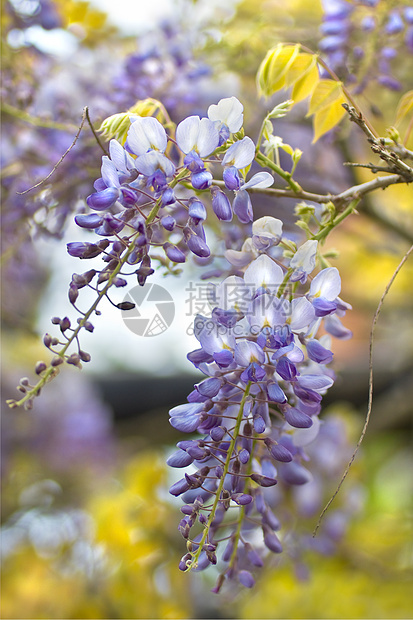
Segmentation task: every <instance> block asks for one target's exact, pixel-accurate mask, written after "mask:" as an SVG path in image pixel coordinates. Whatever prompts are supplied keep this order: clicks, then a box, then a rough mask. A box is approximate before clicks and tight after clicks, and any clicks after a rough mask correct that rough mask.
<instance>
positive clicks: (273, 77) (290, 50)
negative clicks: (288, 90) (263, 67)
mask: <svg viewBox="0 0 413 620" xmlns="http://www.w3.org/2000/svg"><path fill="white" fill-rule="evenodd" d="M299 49H300V46H299V45H294V46H291V45H290V46H288V47H284V48H282V49H281V50H280V52H279V53H278V54H277V55H276V56H274V57H273V58H272V60H271V63H270V66H269V70H268V87H269V88H270V90H271V94H272V93H275V92H277V90H280V89H281V88H283V86H284V85H285V82H286V75H287V73H288V70H289V68H290V67H291V65H292V64H293V62H294V60H295V59H296V57H297V55H298V52H299Z"/></svg>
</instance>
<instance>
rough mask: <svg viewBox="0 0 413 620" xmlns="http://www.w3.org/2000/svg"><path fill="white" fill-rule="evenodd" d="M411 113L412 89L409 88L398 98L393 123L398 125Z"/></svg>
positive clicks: (412, 111)
mask: <svg viewBox="0 0 413 620" xmlns="http://www.w3.org/2000/svg"><path fill="white" fill-rule="evenodd" d="M411 113H413V90H409V91H408V92H407V93H405V94H404V95H403V97H402V98H401V99H400V101H399V105H398V106H397V111H396V122H395V125H396V126H397V125H400V123H401V122H402V121H403V120H404V119H405V118H406V116H407V115H408V114H411Z"/></svg>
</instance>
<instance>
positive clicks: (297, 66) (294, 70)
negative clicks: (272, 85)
mask: <svg viewBox="0 0 413 620" xmlns="http://www.w3.org/2000/svg"><path fill="white" fill-rule="evenodd" d="M316 62H317V57H316V56H315V54H307V52H305V53H300V54H298V56H296V58H294V61H293V63H292V64H291V65H290V67H289V69H288V72H287V75H286V76H285V85H286V87H288V86H292V85H293V84H294V83H295V82H297V80H299V79H301V78H302V77H304V76H305V74H306V73H307V72H308V71H310V69H311V68H312V67H313V66H314V65H315V64H316Z"/></svg>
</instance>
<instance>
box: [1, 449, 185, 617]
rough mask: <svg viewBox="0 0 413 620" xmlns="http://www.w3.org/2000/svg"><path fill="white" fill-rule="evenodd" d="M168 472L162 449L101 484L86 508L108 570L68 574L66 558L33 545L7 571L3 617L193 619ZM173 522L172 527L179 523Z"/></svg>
mask: <svg viewBox="0 0 413 620" xmlns="http://www.w3.org/2000/svg"><path fill="white" fill-rule="evenodd" d="M165 473H166V468H165V466H164V464H163V462H162V461H161V459H160V458H159V456H157V455H156V453H154V452H148V453H144V454H142V455H140V456H138V457H136V458H134V459H132V460H131V461H129V462H128V464H127V466H126V467H125V468H124V469H123V471H121V472H120V475H119V476H118V477H117V479H116V480H106V481H105V483H104V484H102V485H101V486H99V484H97V485H96V490H95V493H93V494H92V496H91V498H90V502H89V503H88V504H87V505H86V506H85V509H86V510H87V512H88V513H89V514H90V515H91V517H92V519H93V523H94V528H95V533H94V539H93V546H94V548H95V549H96V550H97V551H98V553H101V554H102V567H101V569H100V570H98V571H93V574H85V573H84V572H82V571H80V570H79V571H77V572H73V571H71V572H66V574H65V572H64V571H63V572H61V571H60V570H59V566H60V567H63V568H64V566H65V556H64V550H62V554H61V556H60V557H57V558H56V557H50V558H48V557H41V556H40V555H38V554H36V552H35V550H34V548H33V547H32V546H31V545H29V544H27V543H26V544H25V545H24V546H22V547H21V548H20V549H19V550H18V552H16V553H14V554H12V555H10V556H9V557H8V558H7V560H6V561H5V563H4V566H3V580H2V581H3V592H2V617H3V618H11V619H12V618H13V619H14V618H16V619H18V618H19V619H20V618H48V619H51V618H66V619H68V618H94V619H98V618H189V617H190V616H191V611H190V609H189V607H188V605H189V600H188V599H189V597H188V596H187V595H186V591H187V588H188V576H187V575H183V574H182V573H181V572H180V571H179V570H178V568H177V560H178V555H179V552H178V551H177V550H176V551H175V549H173V537H172V536H171V531H173V532H176V511H175V510H174V509H173V508H172V507H171V506H170V505H169V504H167V503H165V502H164V501H162V500H161V499H160V498H159V496H158V489H159V487H160V485H161V484H162V483H163V484H164V483H165V480H164V478H165ZM171 524H172V525H171Z"/></svg>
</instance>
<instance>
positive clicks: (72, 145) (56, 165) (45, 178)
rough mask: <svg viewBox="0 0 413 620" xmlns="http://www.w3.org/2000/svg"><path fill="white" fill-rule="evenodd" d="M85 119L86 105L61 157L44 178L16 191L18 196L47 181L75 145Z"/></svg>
mask: <svg viewBox="0 0 413 620" xmlns="http://www.w3.org/2000/svg"><path fill="white" fill-rule="evenodd" d="M86 119H87V106H86V107H85V108H84V109H83V114H82V121H81V123H80V125H79V128H78V130H77V132H76V135H75V138H74V140H73V142H72V144H71V145H70V146H69V148H68V149H66V151H65V152H64V153H63V155H62V156H61V158H60V159H59V161H58V162H57V164H55V166H53V169H52V171H51V172H49V174H48V175H47V176H46V177H44V179H42V180H41V181H39V182H38V183H36V185H32V187H29V189H25V190H24V192H16V193H17V194H19V196H22V195H23V194H27V193H28V192H31V191H32V189H36V187H39V186H40V185H43V183H44V182H45V181H47V180H48V179H50V177H51V176H52V174H53V173H54V172H55V170H57V168H58V167H59V166H60V164H61V163H62V161H63V160H64V158H65V157H66V155H67V154H68V153H70V151H71V150H72V148H73V147H74V146H75V144H76V142H77V141H78V138H79V136H80V132H81V131H82V129H83V125H84V124H85V121H86Z"/></svg>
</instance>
